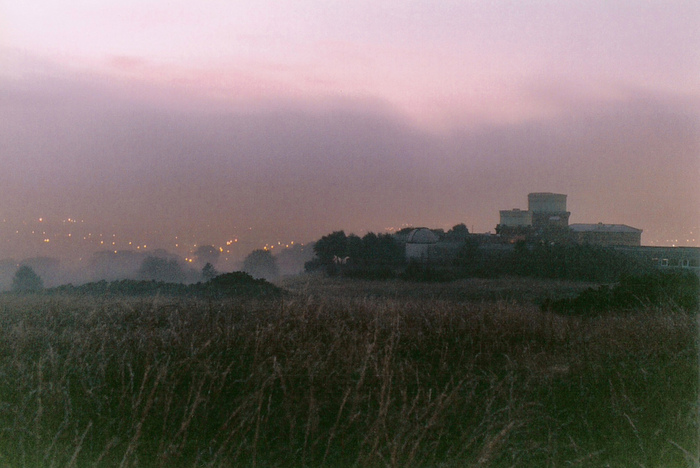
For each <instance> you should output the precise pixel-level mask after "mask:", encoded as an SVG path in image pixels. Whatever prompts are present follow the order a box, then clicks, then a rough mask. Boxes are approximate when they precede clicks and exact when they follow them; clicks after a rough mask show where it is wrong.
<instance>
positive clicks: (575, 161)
mask: <svg viewBox="0 0 700 468" xmlns="http://www.w3.org/2000/svg"><path fill="white" fill-rule="evenodd" d="M699 25H700V3H698V2H697V1H691V0H689V1H675V0H671V1H646V0H635V1H608V0H605V1H595V0H585V1H583V0H581V1H576V0H572V1H567V2H559V1H533V2H523V1H488V2H485V1H469V0H461V1H450V0H445V1H441V2H433V1H416V0H407V1H403V2H394V1H391V2H388V1H384V0H373V1H334V0H296V1H272V0H269V1H268V0H259V1H255V2H250V1H235V0H226V1H224V0H202V1H200V2H191V1H184V0H119V1H116V0H60V1H59V0H24V1H22V2H17V1H13V0H0V258H8V257H12V258H17V259H21V258H23V257H28V256H53V257H57V258H62V259H66V260H70V259H76V258H82V257H85V256H87V255H89V254H90V253H91V252H93V251H96V250H100V249H107V248H108V249H115V250H117V249H133V248H135V246H136V247H138V248H139V249H144V250H145V249H155V248H165V249H167V250H169V251H171V252H174V253H178V254H181V255H187V253H188V252H191V251H192V250H193V249H195V248H196V246H197V245H203V244H212V245H215V246H216V247H221V248H222V249H225V250H226V254H227V258H229V257H230V260H231V261H234V260H240V258H242V257H243V256H245V254H247V253H248V252H250V251H251V250H253V249H255V248H261V247H263V246H269V247H272V246H276V247H277V248H283V247H284V246H286V245H290V243H291V242H295V243H297V244H298V243H304V242H309V241H312V240H315V239H318V238H320V237H321V236H322V235H325V234H327V233H330V232H332V231H336V230H341V229H342V230H345V231H346V233H350V232H354V233H357V234H360V235H362V234H363V233H366V232H369V231H373V232H385V231H387V230H391V229H400V228H402V227H405V226H428V227H433V228H445V229H449V228H450V227H452V226H453V225H455V224H458V223H464V224H466V225H467V227H468V228H469V229H470V231H472V232H488V231H491V232H493V231H494V229H495V226H496V225H497V224H498V222H499V210H504V209H511V208H521V209H527V194H528V193H530V192H555V193H565V194H567V195H568V199H567V202H568V204H567V208H568V210H569V211H570V212H571V217H570V222H571V223H597V222H603V223H616V224H627V225H630V226H633V227H637V228H640V229H643V234H642V243H643V244H645V245H694V246H699V245H700V192H699V191H698V181H699V180H700V27H698V26H699Z"/></svg>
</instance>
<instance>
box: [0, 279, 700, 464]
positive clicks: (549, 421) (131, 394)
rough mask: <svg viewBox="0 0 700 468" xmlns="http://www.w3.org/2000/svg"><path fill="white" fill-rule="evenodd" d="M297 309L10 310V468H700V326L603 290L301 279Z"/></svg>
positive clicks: (201, 303)
mask: <svg viewBox="0 0 700 468" xmlns="http://www.w3.org/2000/svg"><path fill="white" fill-rule="evenodd" d="M281 286H282V287H284V288H285V290H287V291H288V292H287V293H286V294H285V295H284V296H282V297H281V298H269V299H265V300H256V299H232V298H222V299H216V300H213V299H209V300H207V299H203V298H194V297H193V298H187V297H182V296H180V297H169V296H156V297H138V298H129V297H123V296H112V297H107V296H103V297H94V296H90V297H88V296H79V295H75V294H73V295H71V294H66V295H41V294H34V295H12V294H5V295H0V465H1V466H10V467H51V466H56V467H59V466H60V467H63V466H68V467H71V466H74V467H90V466H95V467H103V466H107V467H112V466H113V467H137V466H138V467H224V466H281V467H282V466H293V467H297V466H299V467H301V466H309V467H344V466H348V467H350V466H358V467H365V466H382V467H384V466H395V467H411V466H415V467H425V466H429V467H471V466H474V467H476V466H497V467H501V466H503V467H510V466H517V467H521V466H533V467H559V466H567V467H568V466H580V467H587V466H590V467H600V466H611V467H618V466H619V467H628V466H643V467H684V466H689V467H691V466H696V465H697V463H698V438H699V437H698V435H699V434H700V433H699V426H698V381H699V376H698V354H699V348H698V318H697V315H696V314H690V313H687V312H684V311H682V310H679V309H677V308H674V307H673V306H672V305H668V306H664V307H658V306H649V307H640V308H638V309H636V310H627V311H620V312H610V313H608V314H603V315H601V316H597V317H581V316H563V315H557V314H554V313H551V312H546V311H542V310H541V309H540V307H539V306H538V301H541V300H542V299H543V298H545V297H551V298H554V299H556V298H560V297H568V296H571V295H573V294H575V293H576V292H580V291H582V290H584V289H585V288H587V287H588V286H590V285H589V284H584V283H570V282H559V281H551V280H548V281H545V280H522V279H493V280H476V279H474V280H460V281H455V282H451V283H446V284H418V283H406V282H398V281H388V282H371V281H351V280H340V279H335V280H334V279H324V278H321V277H314V276H308V277H302V278H301V279H294V280H290V281H287V282H283V283H282V284H281Z"/></svg>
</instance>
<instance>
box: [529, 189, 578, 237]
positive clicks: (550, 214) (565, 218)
mask: <svg viewBox="0 0 700 468" xmlns="http://www.w3.org/2000/svg"><path fill="white" fill-rule="evenodd" d="M527 203H528V210H529V211H530V212H531V213H532V225H533V227H534V228H535V229H542V228H548V227H566V226H568V225H569V216H570V215H571V213H570V212H568V211H566V195H564V194H562V193H550V192H538V193H530V194H528V196H527Z"/></svg>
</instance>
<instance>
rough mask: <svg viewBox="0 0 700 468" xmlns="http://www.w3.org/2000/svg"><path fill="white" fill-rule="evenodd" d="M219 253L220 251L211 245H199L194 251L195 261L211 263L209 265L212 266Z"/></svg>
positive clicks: (201, 263)
mask: <svg viewBox="0 0 700 468" xmlns="http://www.w3.org/2000/svg"><path fill="white" fill-rule="evenodd" d="M220 255H221V251H220V250H219V249H217V248H216V247H214V246H213V245H200V246H199V247H197V250H195V251H194V257H195V261H196V262H197V264H198V265H205V264H207V263H211V265H212V266H214V265H216V262H217V261H218V260H219V256H220Z"/></svg>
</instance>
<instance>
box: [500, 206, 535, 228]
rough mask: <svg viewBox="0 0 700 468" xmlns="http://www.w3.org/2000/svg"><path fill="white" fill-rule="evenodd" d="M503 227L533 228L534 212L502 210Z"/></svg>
mask: <svg viewBox="0 0 700 468" xmlns="http://www.w3.org/2000/svg"><path fill="white" fill-rule="evenodd" d="M500 214H501V223H500V224H501V226H507V227H518V226H532V211H524V210H518V209H514V210H501V211H500Z"/></svg>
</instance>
